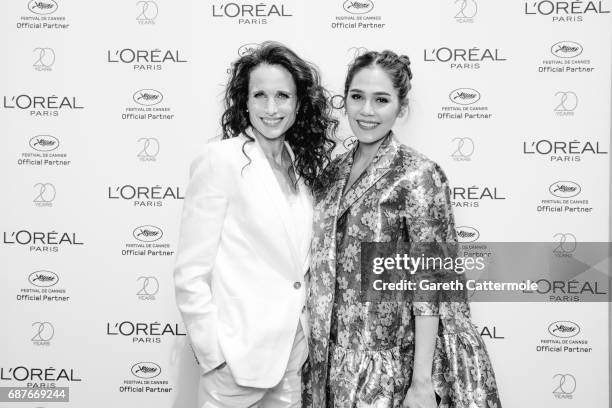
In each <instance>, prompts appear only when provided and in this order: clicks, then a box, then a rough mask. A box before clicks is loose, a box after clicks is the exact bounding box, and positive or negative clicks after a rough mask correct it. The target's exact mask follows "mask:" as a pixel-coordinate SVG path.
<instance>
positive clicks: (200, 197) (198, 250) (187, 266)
mask: <svg viewBox="0 0 612 408" xmlns="http://www.w3.org/2000/svg"><path fill="white" fill-rule="evenodd" d="M213 157H214V155H212V154H211V153H210V150H209V148H208V147H207V148H206V149H205V151H204V153H203V154H202V155H201V156H199V157H198V158H197V159H196V160H194V162H193V163H192V166H191V170H190V181H189V185H188V187H187V192H186V195H185V203H184V205H183V215H182V219H181V231H180V236H179V244H178V249H177V258H176V266H175V269H174V283H175V290H176V303H177V306H178V308H179V310H180V312H181V314H182V316H183V321H184V323H185V327H186V329H187V333H188V335H189V338H190V340H191V345H192V348H193V351H194V353H195V355H196V358H197V360H198V362H199V364H200V365H201V366H202V368H203V369H204V370H205V371H206V372H208V371H210V370H212V369H213V368H215V367H217V366H218V365H219V364H221V363H223V361H224V360H225V359H224V358H223V355H222V353H221V350H220V348H219V344H218V338H217V307H216V305H215V304H214V303H213V302H212V292H211V279H212V269H213V266H214V264H215V257H216V254H217V250H218V247H219V242H220V240H221V232H222V230H223V222H224V219H225V213H226V209H227V199H226V198H225V197H224V195H223V193H222V191H221V189H220V188H219V185H218V184H219V183H220V180H219V175H218V174H215V168H214V165H213V164H212V163H211V161H212V159H213Z"/></svg>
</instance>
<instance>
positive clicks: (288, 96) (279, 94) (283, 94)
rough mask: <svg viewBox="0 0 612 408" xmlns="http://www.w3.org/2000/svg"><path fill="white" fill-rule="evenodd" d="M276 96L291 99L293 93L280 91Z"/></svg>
mask: <svg viewBox="0 0 612 408" xmlns="http://www.w3.org/2000/svg"><path fill="white" fill-rule="evenodd" d="M276 97H277V98H280V99H289V98H291V95H289V94H288V93H286V92H279V93H277V94H276Z"/></svg>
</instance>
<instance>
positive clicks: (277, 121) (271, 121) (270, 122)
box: [260, 118, 283, 126]
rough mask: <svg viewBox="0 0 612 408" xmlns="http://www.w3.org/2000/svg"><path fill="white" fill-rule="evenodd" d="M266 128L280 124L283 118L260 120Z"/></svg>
mask: <svg viewBox="0 0 612 408" xmlns="http://www.w3.org/2000/svg"><path fill="white" fill-rule="evenodd" d="M260 119H261V121H262V122H263V123H264V125H266V126H276V125H278V124H280V123H281V122H282V120H283V118H260Z"/></svg>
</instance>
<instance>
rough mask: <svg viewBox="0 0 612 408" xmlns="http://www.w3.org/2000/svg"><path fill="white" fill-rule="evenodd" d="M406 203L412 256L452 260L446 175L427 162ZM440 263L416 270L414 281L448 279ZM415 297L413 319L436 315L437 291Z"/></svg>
mask: <svg viewBox="0 0 612 408" xmlns="http://www.w3.org/2000/svg"><path fill="white" fill-rule="evenodd" d="M409 201H410V202H409V204H408V209H409V211H410V212H412V214H413V217H412V222H411V226H410V235H411V240H412V243H413V248H412V250H411V252H412V254H413V256H424V257H431V258H436V259H438V258H439V259H440V260H444V259H448V258H454V257H455V256H456V241H457V239H456V234H455V221H454V217H453V211H452V205H451V201H450V188H449V185H448V179H447V178H446V175H445V174H444V172H443V171H442V169H441V168H440V167H439V166H438V165H437V164H435V163H433V162H428V163H427V165H426V166H424V167H423V168H422V171H420V172H419V173H418V179H417V180H416V184H415V188H413V189H412V191H411V193H410V198H409ZM443 264H444V263H443V262H440V263H439V264H435V263H432V265H435V266H433V267H430V268H428V269H424V270H421V271H417V273H416V280H417V282H418V281H420V280H423V279H427V280H428V281H429V282H431V283H436V282H440V281H442V280H444V279H448V278H449V276H448V273H447V272H445V271H444V270H443V268H441V267H440V265H443ZM417 285H418V284H417ZM417 287H418V286H417ZM415 297H416V300H415V301H414V302H413V303H412V310H413V314H414V315H415V316H420V315H438V314H439V307H438V306H439V305H438V304H439V296H438V292H437V291H431V290H428V291H427V292H426V293H424V292H422V291H420V290H417V292H416V294H415Z"/></svg>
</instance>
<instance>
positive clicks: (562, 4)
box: [524, 0, 610, 16]
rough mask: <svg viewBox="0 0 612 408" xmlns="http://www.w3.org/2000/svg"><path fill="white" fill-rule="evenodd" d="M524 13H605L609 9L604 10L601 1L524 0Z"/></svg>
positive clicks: (548, 14)
mask: <svg viewBox="0 0 612 408" xmlns="http://www.w3.org/2000/svg"><path fill="white" fill-rule="evenodd" d="M524 5H525V8H524V12H525V14H528V15H529V14H531V15H535V14H539V15H543V16H550V15H557V16H558V15H573V14H588V13H592V14H607V13H610V10H604V8H603V4H602V2H601V1H571V2H568V1H549V0H544V1H526V2H525V3H524Z"/></svg>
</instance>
